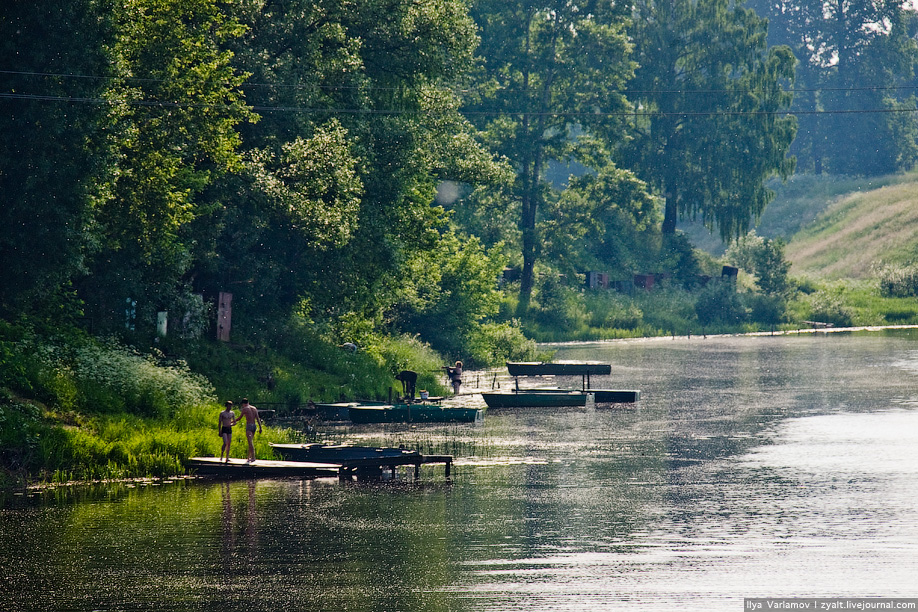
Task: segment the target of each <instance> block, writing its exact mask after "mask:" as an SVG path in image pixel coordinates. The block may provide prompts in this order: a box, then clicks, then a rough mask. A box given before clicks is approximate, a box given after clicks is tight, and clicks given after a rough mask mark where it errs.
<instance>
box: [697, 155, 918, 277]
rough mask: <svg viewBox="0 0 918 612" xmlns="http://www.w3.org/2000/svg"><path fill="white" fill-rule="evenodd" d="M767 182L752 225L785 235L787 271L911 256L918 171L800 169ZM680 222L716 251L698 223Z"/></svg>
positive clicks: (855, 271) (916, 229)
mask: <svg viewBox="0 0 918 612" xmlns="http://www.w3.org/2000/svg"><path fill="white" fill-rule="evenodd" d="M771 188H772V189H774V190H775V192H776V193H777V196H776V198H775V200H774V202H772V203H771V204H770V205H769V206H768V208H767V209H766V211H765V214H763V215H762V219H761V220H760V222H759V224H758V226H757V227H756V233H758V234H759V235H760V236H765V237H768V238H783V239H784V240H785V241H786V242H787V243H788V244H787V250H786V254H787V258H788V260H790V261H791V262H792V264H793V267H792V271H791V273H792V274H793V275H797V276H800V275H802V276H810V277H818V278H824V279H841V278H853V279H860V278H866V277H868V276H870V274H871V269H872V268H873V267H874V266H875V265H876V264H879V263H903V262H912V261H915V260H918V173H914V172H913V173H908V174H902V175H895V176H888V177H880V178H871V179H855V178H849V177H832V176H809V175H801V176H795V177H793V178H791V179H790V180H789V181H788V182H787V183H783V184H782V183H780V182H776V183H774V184H772V185H771ZM682 229H683V230H684V231H686V233H688V234H689V236H690V238H691V239H692V240H693V242H694V243H695V244H696V245H698V246H699V247H700V248H703V249H705V250H707V251H709V252H711V253H714V254H720V253H722V252H723V250H724V248H725V247H724V245H723V243H722V242H721V241H720V240H719V238H717V237H716V236H711V235H710V232H708V231H707V230H706V229H704V228H699V227H696V226H692V225H686V226H683V227H682Z"/></svg>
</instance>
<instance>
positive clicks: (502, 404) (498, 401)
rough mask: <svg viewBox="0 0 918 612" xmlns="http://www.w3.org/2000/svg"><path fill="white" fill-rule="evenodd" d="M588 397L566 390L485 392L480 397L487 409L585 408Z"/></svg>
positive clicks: (584, 394) (584, 393) (580, 392)
mask: <svg viewBox="0 0 918 612" xmlns="http://www.w3.org/2000/svg"><path fill="white" fill-rule="evenodd" d="M588 395H589V394H588V393H587V392H585V391H570V390H567V389H521V390H519V391H516V390H499V391H485V392H483V393H482V394H481V397H483V398H484V401H485V403H486V404H487V405H488V408H561V407H565V406H575V407H576V406H585V405H586V402H587V397H588Z"/></svg>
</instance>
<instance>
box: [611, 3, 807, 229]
mask: <svg viewBox="0 0 918 612" xmlns="http://www.w3.org/2000/svg"><path fill="white" fill-rule="evenodd" d="M766 26H767V23H766V22H765V21H764V20H763V19H760V18H758V17H757V16H756V15H755V13H753V12H752V11H751V10H748V9H743V8H742V7H740V6H738V5H736V4H734V3H732V2H730V1H729V0H639V1H638V2H637V3H636V4H635V7H634V18H633V20H632V25H631V27H630V34H631V38H632V40H634V41H635V53H634V57H635V60H636V61H637V63H638V65H639V68H638V69H637V70H636V72H635V78H634V80H633V81H632V82H631V83H630V84H629V89H630V94H629V97H630V98H631V99H632V101H633V102H634V103H635V105H636V107H637V108H639V109H640V111H639V112H638V113H637V114H636V116H635V120H634V122H633V124H632V130H631V135H632V140H631V141H630V142H629V143H628V144H627V145H626V146H624V147H622V148H621V153H622V164H623V165H624V166H625V167H628V168H632V169H633V170H634V171H635V172H636V173H637V174H638V176H640V177H641V178H643V179H644V180H645V181H647V182H648V183H649V184H650V185H652V186H653V187H654V189H655V191H656V192H657V193H659V194H660V195H662V196H663V197H664V198H665V209H664V217H663V233H664V234H667V235H671V234H673V233H674V232H675V229H676V221H677V220H678V219H679V218H685V217H689V218H697V217H700V218H701V220H702V221H703V222H704V223H705V224H706V225H707V226H708V227H709V228H712V229H713V228H714V227H717V228H719V230H720V234H721V236H723V237H725V238H728V237H731V236H741V235H743V234H745V233H746V231H747V230H748V228H749V226H750V223H751V221H752V220H753V219H755V218H757V217H758V215H760V214H761V212H762V211H763V210H764V208H765V206H766V204H767V203H768V202H769V201H770V199H771V197H773V194H772V193H771V192H770V190H768V189H767V188H766V187H765V185H764V183H765V180H766V179H768V178H769V177H771V176H773V175H779V176H782V177H787V176H788V175H789V174H790V173H791V172H793V168H794V161H793V159H792V158H789V157H788V155H787V152H788V148H789V146H790V144H791V142H792V141H793V139H794V134H795V126H796V122H795V120H794V118H792V117H786V116H783V115H782V113H781V111H782V109H785V108H787V107H788V106H789V104H790V102H791V96H790V94H788V93H786V92H785V90H784V89H783V87H785V86H787V85H789V84H790V83H792V82H793V76H794V73H793V67H794V57H793V55H792V54H791V52H790V50H789V49H787V48H772V49H767V48H766Z"/></svg>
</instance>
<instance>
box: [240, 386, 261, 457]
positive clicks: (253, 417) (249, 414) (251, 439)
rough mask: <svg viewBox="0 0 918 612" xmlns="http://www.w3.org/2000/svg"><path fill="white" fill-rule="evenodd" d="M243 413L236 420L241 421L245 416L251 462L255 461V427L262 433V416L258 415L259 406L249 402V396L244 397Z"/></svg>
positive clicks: (241, 411)
mask: <svg viewBox="0 0 918 612" xmlns="http://www.w3.org/2000/svg"><path fill="white" fill-rule="evenodd" d="M239 412H240V413H241V414H240V415H239V418H238V419H236V421H237V422H238V421H241V420H242V417H245V439H246V440H247V441H248V443H249V463H251V462H252V461H255V429H256V427H257V429H258V433H261V417H260V416H258V408H256V407H255V406H253V405H252V404H250V403H249V400H248V399H247V398H242V408H240V409H239Z"/></svg>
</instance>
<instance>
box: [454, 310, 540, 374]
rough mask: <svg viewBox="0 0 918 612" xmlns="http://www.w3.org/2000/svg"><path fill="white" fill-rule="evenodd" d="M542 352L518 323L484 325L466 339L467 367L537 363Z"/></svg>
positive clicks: (515, 321)
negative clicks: (517, 362)
mask: <svg viewBox="0 0 918 612" xmlns="http://www.w3.org/2000/svg"><path fill="white" fill-rule="evenodd" d="M540 358H541V353H540V352H539V350H538V348H537V347H536V343H535V342H534V341H533V340H532V339H530V338H527V337H526V335H525V334H524V333H523V329H522V326H521V325H520V323H519V321H517V320H515V319H512V320H510V321H509V322H502V323H483V324H482V325H481V326H480V327H479V329H478V333H476V334H475V335H474V336H473V337H472V338H470V339H469V346H468V358H467V359H466V361H465V362H464V363H466V367H482V366H499V365H502V364H503V363H505V362H507V361H536V360H539V359H540Z"/></svg>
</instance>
